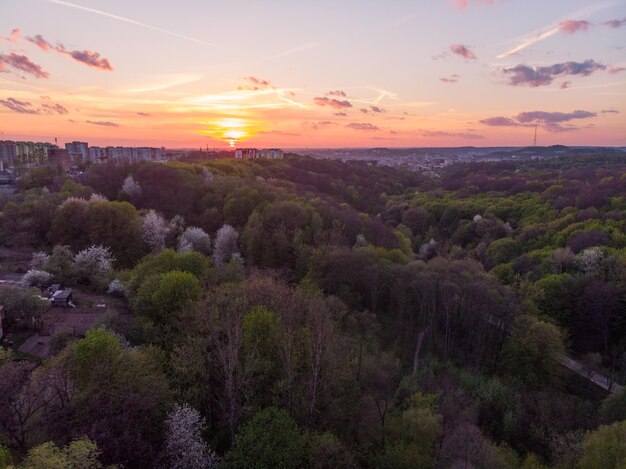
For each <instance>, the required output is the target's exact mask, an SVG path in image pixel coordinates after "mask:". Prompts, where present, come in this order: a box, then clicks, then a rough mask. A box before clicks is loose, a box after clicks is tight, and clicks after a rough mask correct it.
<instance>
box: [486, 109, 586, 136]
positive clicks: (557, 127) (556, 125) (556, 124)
mask: <svg viewBox="0 0 626 469" xmlns="http://www.w3.org/2000/svg"><path fill="white" fill-rule="evenodd" d="M597 115H598V114H597V113H595V112H590V111H583V110H578V111H572V112H546V111H531V112H521V113H519V114H518V115H517V116H515V117H513V118H510V117H503V116H498V117H490V118H487V119H483V120H481V121H480V123H481V124H484V125H489V126H494V127H532V126H533V125H535V124H536V123H541V124H542V127H544V128H545V129H546V130H547V131H549V132H569V131H573V130H577V129H578V127H576V126H574V125H571V124H567V125H566V126H564V125H563V124H566V123H568V122H570V121H573V120H578V119H589V118H592V117H596V116H597Z"/></svg>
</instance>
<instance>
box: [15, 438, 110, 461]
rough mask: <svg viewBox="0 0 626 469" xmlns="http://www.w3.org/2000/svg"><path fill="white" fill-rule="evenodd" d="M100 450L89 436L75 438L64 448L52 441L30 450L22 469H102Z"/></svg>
mask: <svg viewBox="0 0 626 469" xmlns="http://www.w3.org/2000/svg"><path fill="white" fill-rule="evenodd" d="M99 457H100V450H99V449H98V447H97V445H96V444H95V443H94V442H93V441H91V440H89V439H88V438H82V439H79V440H74V441H72V442H71V443H69V444H68V445H67V446H65V447H64V448H59V447H58V446H56V445H55V444H54V443H52V442H51V441H49V442H47V443H43V444H41V445H39V446H35V447H34V448H32V449H30V450H29V451H28V454H27V455H26V458H25V459H24V461H23V462H22V464H20V466H19V467H20V469H100V468H103V467H104V466H103V464H102V463H101V462H100V460H99Z"/></svg>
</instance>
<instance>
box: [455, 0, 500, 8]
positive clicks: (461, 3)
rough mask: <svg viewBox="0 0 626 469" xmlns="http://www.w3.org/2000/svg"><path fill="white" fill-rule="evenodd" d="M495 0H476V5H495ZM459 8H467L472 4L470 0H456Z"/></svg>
mask: <svg viewBox="0 0 626 469" xmlns="http://www.w3.org/2000/svg"><path fill="white" fill-rule="evenodd" d="M494 2H495V0H474V4H475V5H480V4H483V5H493V4H494ZM455 3H456V8H457V10H465V9H466V8H469V7H470V6H471V2H470V0H455Z"/></svg>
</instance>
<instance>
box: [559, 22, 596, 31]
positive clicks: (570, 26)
mask: <svg viewBox="0 0 626 469" xmlns="http://www.w3.org/2000/svg"><path fill="white" fill-rule="evenodd" d="M589 26H591V23H589V21H585V20H565V21H561V22H560V23H559V31H561V32H563V33H565V34H574V33H577V32H578V31H587V30H588V29H589Z"/></svg>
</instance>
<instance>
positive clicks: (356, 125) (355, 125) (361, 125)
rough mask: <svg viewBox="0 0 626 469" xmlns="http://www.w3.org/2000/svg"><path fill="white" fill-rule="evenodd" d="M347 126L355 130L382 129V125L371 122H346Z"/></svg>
mask: <svg viewBox="0 0 626 469" xmlns="http://www.w3.org/2000/svg"><path fill="white" fill-rule="evenodd" d="M346 127H348V128H349V129H354V130H363V131H366V132H375V131H377V130H380V127H377V126H375V125H374V124H370V123H369V122H350V123H349V124H346Z"/></svg>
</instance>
